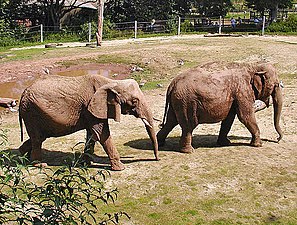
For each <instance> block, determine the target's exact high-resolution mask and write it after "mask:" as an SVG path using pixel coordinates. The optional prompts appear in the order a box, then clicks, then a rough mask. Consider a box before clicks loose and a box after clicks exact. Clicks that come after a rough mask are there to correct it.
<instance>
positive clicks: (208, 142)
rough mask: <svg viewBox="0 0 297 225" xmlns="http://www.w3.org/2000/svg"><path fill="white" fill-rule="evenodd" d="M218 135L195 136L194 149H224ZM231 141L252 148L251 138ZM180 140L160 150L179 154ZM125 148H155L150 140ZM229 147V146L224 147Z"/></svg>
mask: <svg viewBox="0 0 297 225" xmlns="http://www.w3.org/2000/svg"><path fill="white" fill-rule="evenodd" d="M217 138H218V136H217V135H212V134H207V135H194V136H193V139H192V146H193V148H195V149H196V148H216V147H222V146H219V145H217ZM228 138H229V139H230V141H231V145H230V146H250V144H249V143H250V140H251V137H243V136H228ZM179 140H180V137H179V136H178V137H168V138H166V143H165V145H164V146H162V147H160V148H159V151H172V152H179ZM262 141H265V142H276V141H274V140H268V139H262ZM124 145H125V146H129V147H131V148H135V149H140V150H150V151H151V150H152V149H153V146H152V144H151V140H150V139H148V138H147V139H136V140H133V141H129V142H126V143H125V144H124ZM224 147H226V148H227V147H228V146H224Z"/></svg>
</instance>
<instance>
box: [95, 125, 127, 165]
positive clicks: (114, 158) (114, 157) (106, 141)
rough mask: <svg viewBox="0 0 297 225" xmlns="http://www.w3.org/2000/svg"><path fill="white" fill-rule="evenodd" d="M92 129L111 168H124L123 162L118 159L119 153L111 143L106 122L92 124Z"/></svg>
mask: <svg viewBox="0 0 297 225" xmlns="http://www.w3.org/2000/svg"><path fill="white" fill-rule="evenodd" d="M92 131H93V132H94V133H95V135H96V137H97V138H98V140H99V142H100V144H101V145H102V147H103V149H104V151H105V152H106V154H107V155H108V158H109V160H110V164H111V169H112V170H123V169H125V166H124V164H123V163H122V162H121V161H120V154H119V153H118V151H117V150H116V148H115V146H114V145H113V143H112V138H111V136H110V131H109V126H108V122H107V121H106V122H103V123H100V124H96V125H94V126H93V128H92Z"/></svg>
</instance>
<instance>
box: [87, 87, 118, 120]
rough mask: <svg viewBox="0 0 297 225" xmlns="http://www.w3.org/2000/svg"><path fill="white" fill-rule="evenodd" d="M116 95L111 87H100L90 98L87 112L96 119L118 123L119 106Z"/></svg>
mask: <svg viewBox="0 0 297 225" xmlns="http://www.w3.org/2000/svg"><path fill="white" fill-rule="evenodd" d="M118 95H119V94H118V93H117V91H115V89H114V88H113V87H112V86H111V85H104V86H102V87H101V88H99V89H98V90H97V91H96V92H95V94H94V95H93V97H92V98H91V101H90V102H89V105H88V111H89V112H91V113H92V114H93V116H95V117H97V118H100V119H114V120H115V121H117V122H120V115H121V105H120V101H119V96H118Z"/></svg>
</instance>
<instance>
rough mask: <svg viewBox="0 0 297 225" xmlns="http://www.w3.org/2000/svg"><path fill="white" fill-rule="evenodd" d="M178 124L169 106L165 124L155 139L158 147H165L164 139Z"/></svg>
mask: <svg viewBox="0 0 297 225" xmlns="http://www.w3.org/2000/svg"><path fill="white" fill-rule="evenodd" d="M177 124H178V122H177V119H176V115H175V113H174V111H173V108H172V107H171V106H169V109H168V112H167V118H166V122H165V124H164V125H163V127H162V128H161V130H160V131H159V132H158V134H157V139H158V144H159V146H164V145H165V139H166V137H167V136H168V134H169V133H170V131H172V129H173V128H174V127H175V126H176V125H177Z"/></svg>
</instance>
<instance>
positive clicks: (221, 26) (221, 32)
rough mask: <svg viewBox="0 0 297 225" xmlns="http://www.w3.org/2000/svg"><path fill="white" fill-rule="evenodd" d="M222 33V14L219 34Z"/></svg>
mask: <svg viewBox="0 0 297 225" xmlns="http://www.w3.org/2000/svg"><path fill="white" fill-rule="evenodd" d="M221 33H222V16H220V21H219V34H221Z"/></svg>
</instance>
